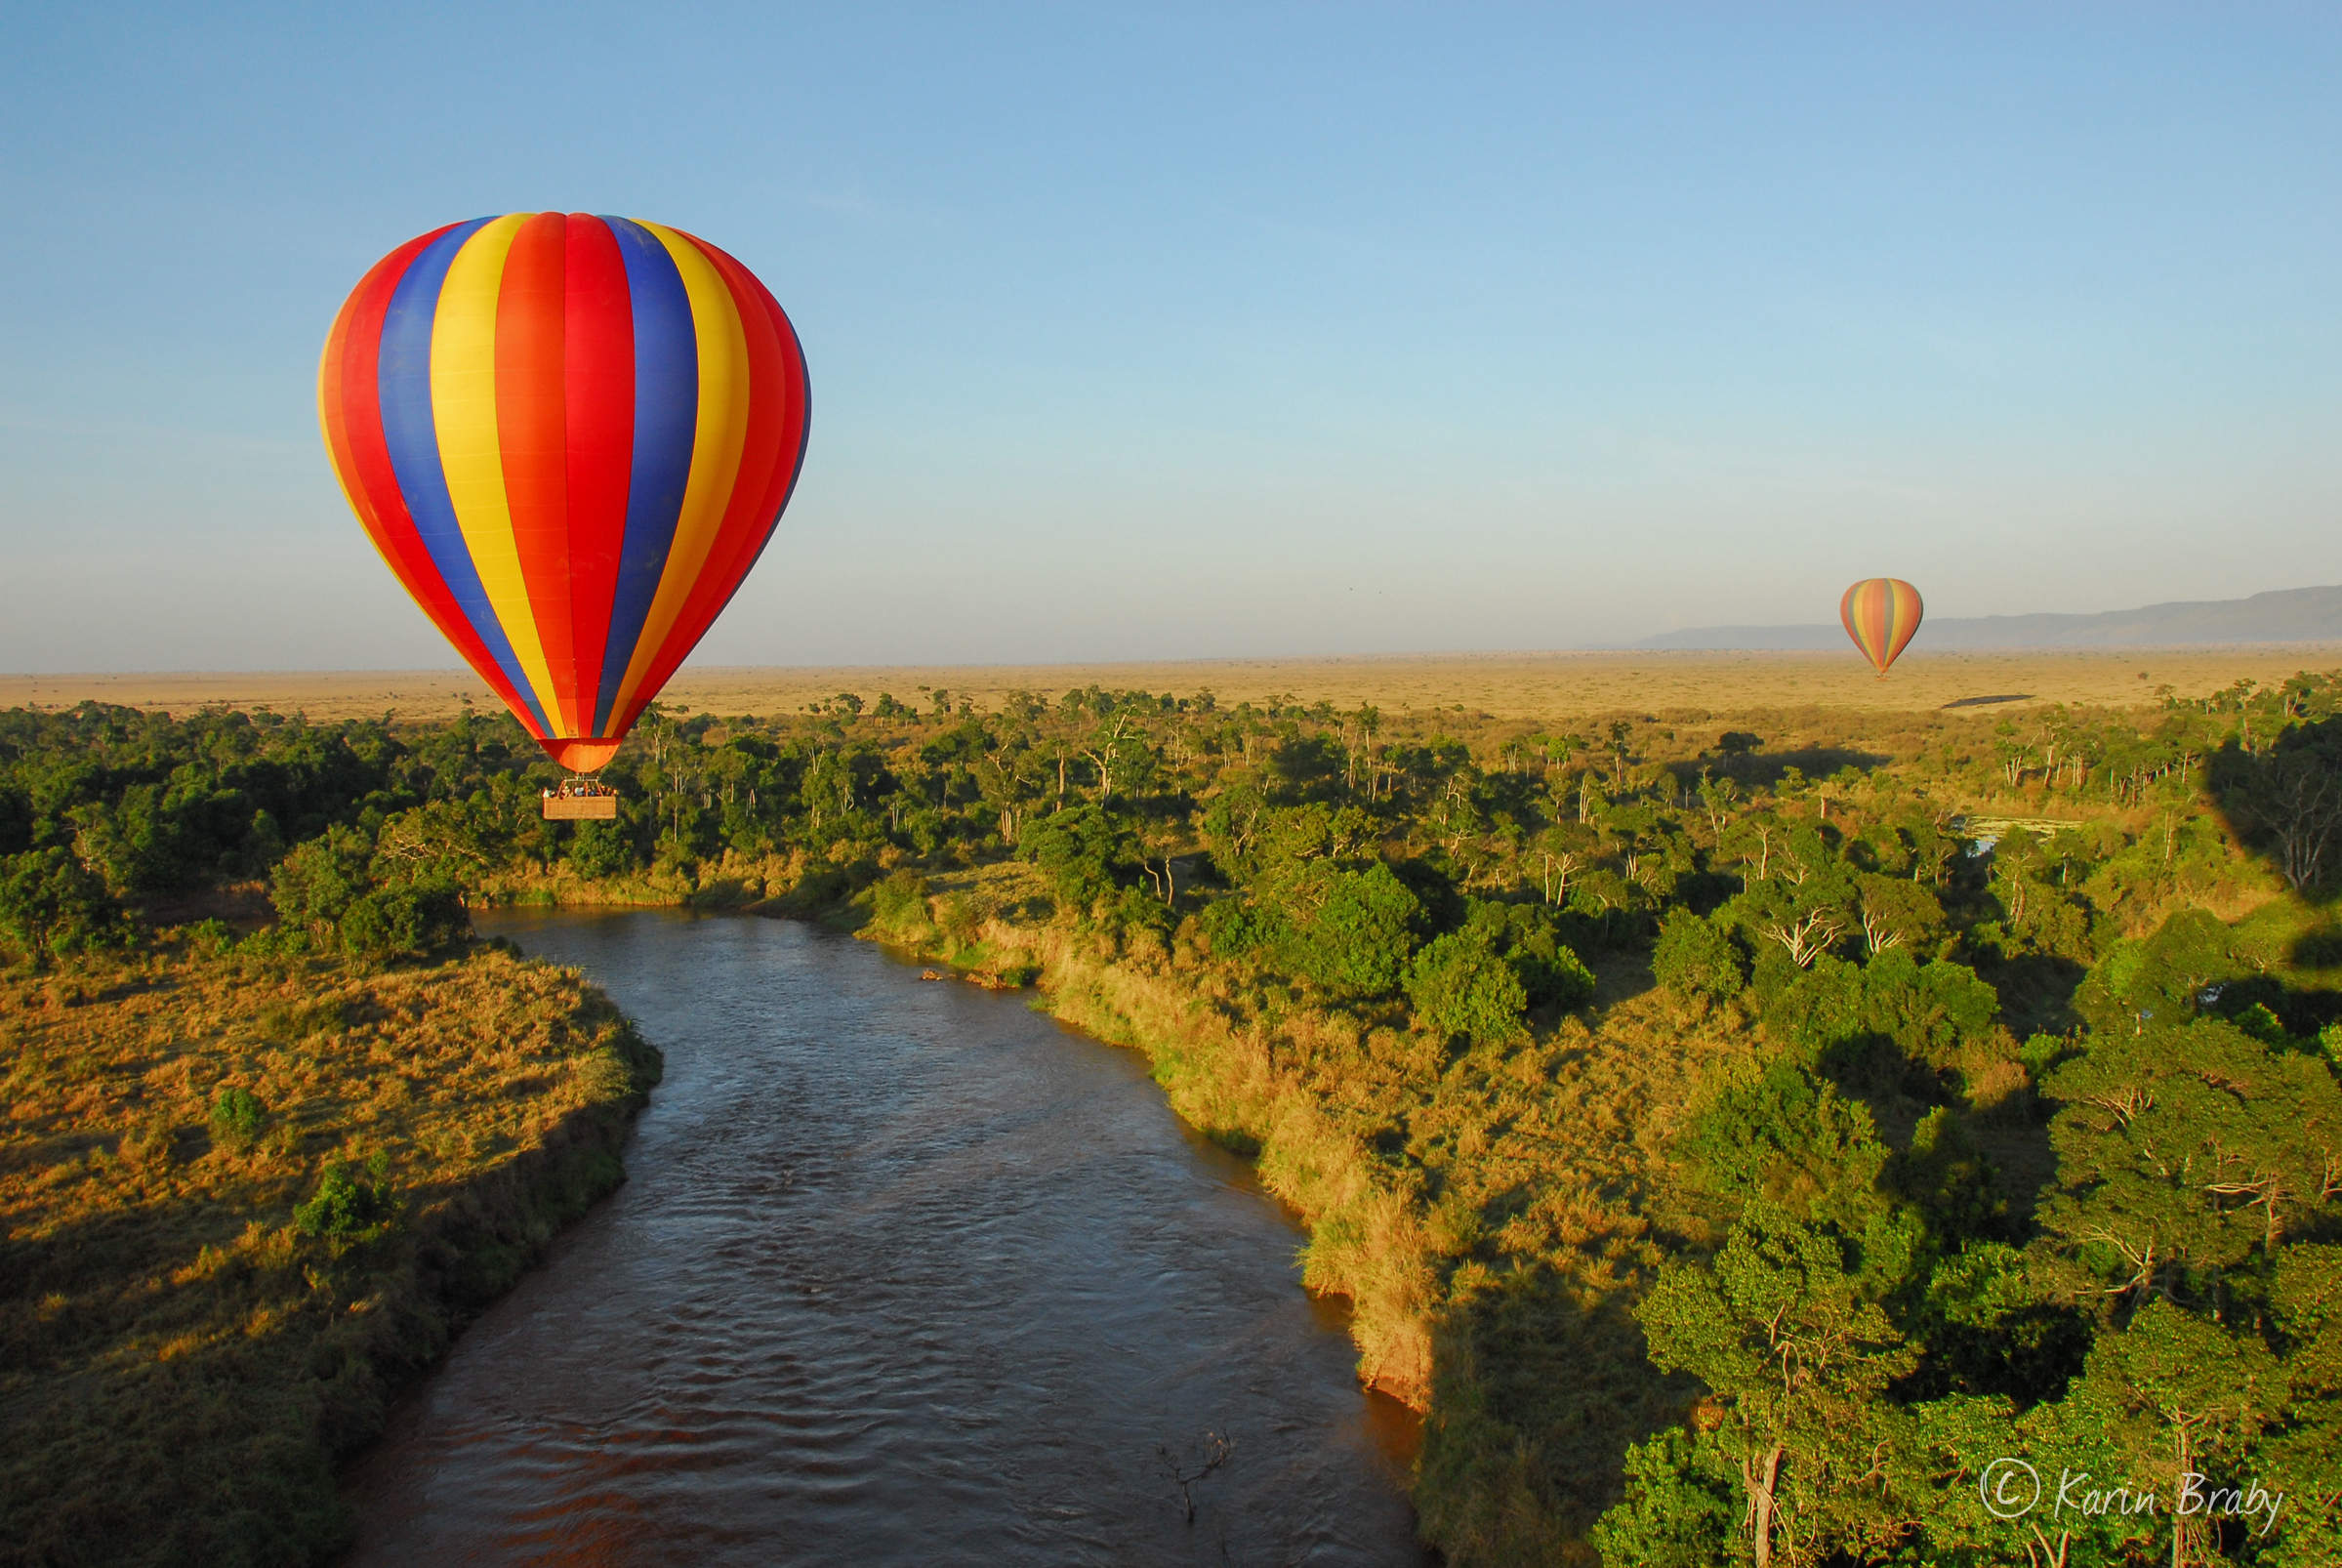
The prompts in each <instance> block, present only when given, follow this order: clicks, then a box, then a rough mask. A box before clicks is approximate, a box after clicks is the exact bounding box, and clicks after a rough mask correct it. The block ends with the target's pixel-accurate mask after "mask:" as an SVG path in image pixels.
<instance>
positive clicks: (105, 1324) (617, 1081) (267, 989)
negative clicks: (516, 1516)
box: [0, 851, 658, 1564]
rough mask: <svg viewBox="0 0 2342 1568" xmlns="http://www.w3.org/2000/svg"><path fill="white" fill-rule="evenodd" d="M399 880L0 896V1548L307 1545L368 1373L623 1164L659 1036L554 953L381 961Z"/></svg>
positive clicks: (138, 1558) (56, 1552) (373, 1391)
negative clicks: (137, 900)
mask: <svg viewBox="0 0 2342 1568" xmlns="http://www.w3.org/2000/svg"><path fill="white" fill-rule="evenodd" d="M21 857H22V851H20V870H19V876H20V877H21V876H22V875H23V873H22V870H21ZM101 864H102V865H103V861H101ZM32 865H33V866H34V868H35V869H36V872H37V874H38V875H39V876H40V877H41V879H42V881H41V882H40V883H39V884H37V885H36V886H40V887H57V886H59V885H60V884H62V885H63V886H64V887H65V888H66V889H67V890H68V891H70V890H71V889H73V888H75V887H82V886H83V885H81V884H80V883H79V880H78V879H77V878H74V877H73V876H72V873H71V872H70V871H67V870H64V869H62V868H61V867H59V866H58V865H56V864H55V863H54V862H51V861H50V859H49V857H47V856H41V857H39V858H37V859H35V860H34V861H33V862H32ZM70 865H71V866H72V867H73V868H76V869H82V870H83V872H84V874H85V875H92V876H98V875H102V873H89V872H87V871H86V868H83V867H82V862H81V860H80V859H79V858H77V857H76V858H74V859H73V860H72V861H71V862H70ZM238 869H240V868H238ZM18 886H19V887H21V883H20V884H19V885H18ZM414 902H415V901H414V900H413V899H406V900H403V901H402V900H401V899H400V898H397V897H378V898H376V899H375V901H374V903H373V904H372V905H370V906H367V907H368V909H369V911H370V912H369V913H361V914H358V915H356V916H355V917H354V918H351V917H349V916H348V914H347V913H346V915H345V919H346V920H347V921H348V923H349V928H350V930H351V933H352V938H353V939H352V940H350V941H348V942H344V941H339V940H336V941H331V942H328V941H324V940H321V939H318V938H316V937H314V936H311V935H308V934H305V933H302V932H299V931H298V930H296V928H292V927H290V926H287V927H286V928H282V929H278V930H268V931H265V932H262V933H260V934H259V935H257V936H253V937H247V938H244V939H241V940H239V939H237V938H236V937H235V935H234V934H233V933H232V932H231V931H230V930H229V929H228V928H226V927H225V926H223V925H221V924H219V923H218V922H211V923H208V924H201V925H197V926H194V927H189V928H178V929H174V930H169V931H165V932H160V933H157V932H155V931H152V930H151V929H148V930H141V929H139V928H135V927H132V926H130V925H129V924H128V923H127V922H126V921H125V920H123V919H122V917H121V916H120V915H119V913H118V912H116V911H115V910H113V909H112V908H111V907H109V905H108V904H107V903H106V902H105V901H104V899H103V897H102V896H101V894H100V890H99V889H98V888H96V887H87V888H85V892H84V896H83V898H82V901H80V902H76V903H70V904H68V905H67V907H66V909H65V910H64V912H63V914H62V918H57V917H55V916H53V917H52V920H53V924H51V925H49V926H47V927H42V928H33V929H34V930H35V931H36V935H35V937H34V939H33V940H31V941H27V940H26V936H25V932H26V930H27V928H28V922H27V917H26V915H25V913H24V910H23V906H22V904H21V903H20V904H19V905H18V906H17V910H16V915H15V920H16V922H17V924H16V926H15V927H14V928H13V932H14V939H15V940H16V941H17V942H18V943H19V944H21V946H20V956H23V951H24V949H26V948H29V949H30V950H31V952H32V953H33V954H37V955H38V957H39V959H40V962H39V963H38V964H37V966H36V965H32V964H24V963H20V965H19V966H18V968H17V969H16V970H14V971H13V972H12V973H10V974H8V975H7V976H5V977H0V1093H4V1094H5V1103H6V1106H7V1113H8V1115H7V1121H6V1123H5V1124H0V1226H4V1227H5V1230H4V1237H5V1239H0V1561H7V1562H20V1563H27V1564H33V1563H37V1564H84V1563H87V1564H99V1563H103V1564H128V1563H156V1564H162V1563H205V1564H247V1563H249V1564H260V1563H288V1562H305V1561H310V1560H314V1559H317V1558H320V1557H322V1556H324V1555H326V1554H327V1553H329V1552H330V1551H331V1550H332V1549H334V1548H335V1547H337V1546H339V1545H340V1544H341V1542H342V1541H343V1539H344V1536H345V1532H346V1530H347V1528H348V1520H347V1518H346V1515H345V1510H344V1508H343V1506H342V1505H341V1503H340V1501H339V1500H338V1498H337V1495H336V1491H335V1474H334V1467H335V1464H336V1462H337V1460H339V1459H340V1458H341V1457H343V1456H345V1455H347V1454H348V1453H349V1452H350V1451H352V1450H353V1449H354V1448H356V1447H358V1446H359V1445H361V1444H363V1443H364V1442H365V1441H367V1440H368V1439H370V1438H371V1437H372V1436H373V1434H374V1433H375V1432H376V1431H377V1430H378V1429H379V1427H380V1424H381V1422H382V1419H383V1411H384V1401H385V1399H386V1397H387V1396H388V1394H389V1393H390V1391H391V1390H392V1389H394V1388H395V1387H396V1386H397V1385H398V1384H399V1383H400V1382H403V1381H405V1380H406V1379H407V1378H409V1377H411V1376H412V1375H413V1374H414V1373H416V1372H417V1371H418V1370H420V1369H421V1368H423V1367H424V1366H426V1365H428V1364H429V1363H430V1362H431V1361H433V1360H435V1359H436V1358H437V1356H438V1355H439V1354H440V1352H441V1351H442V1350H443V1349H444V1348H445V1346H446V1344H447V1341H448V1339H449V1337H450V1336H451V1335H452V1334H453V1333H454V1332H455V1331H456V1329H457V1328H458V1327H459V1326H460V1325H461V1324H462V1323H463V1322H464V1321H466V1320H467V1319H468V1318H469V1317H471V1316H472V1315H473V1314H474V1313H476V1312H477V1311H478V1310H479V1309H480V1308H481V1307H482V1306H483V1305H484V1304H486V1302H487V1301H488V1300H491V1299H493V1298H494V1297H495V1296H497V1295H498V1294H500V1293H501V1292H502V1291H504V1290H505V1289H506V1288H507V1287H508V1286H509V1285H510V1284H511V1283H512V1281H513V1279H514V1277H515V1276H516V1275H517V1273H518V1272H519V1270H520V1269H521V1267H523V1266H524V1265H525V1264H526V1262H527V1261H528V1260H529V1259H532V1258H533V1257H534V1256H536V1254H537V1253H538V1252H539V1251H540V1250H541V1249H542V1248H543V1247H544V1245H545V1244H546V1242H547V1241H548V1240H549V1239H550V1237H551V1236H552V1234H553V1232H554V1231H555V1229H556V1228H558V1227H559V1226H560V1225H561V1224H563V1223H565V1222H566V1221H567V1220H568V1219H570V1218H572V1217H575V1216H576V1215H577V1214H579V1213H582V1212H583V1210H584V1209H585V1207H586V1206H587V1205H588V1204H590V1203H591V1202H592V1201H593V1200H594V1199H595V1198H596V1197H598V1196H599V1195H600V1194H602V1193H604V1192H606V1191H608V1190H609V1189H610V1188H611V1187H612V1186H614V1185H615V1184H616V1183H617V1181H618V1180H619V1179H620V1176H621V1171H620V1168H619V1164H618V1157H617V1154H618V1146H619V1143H620V1141H621V1139H622V1138H623V1136H624V1134H625V1130H626V1127H627V1125H628V1124H629V1123H630V1122H631V1120H632V1117H633V1114H634V1110H635V1108H636V1107H637V1105H638V1104H639V1103H640V1102H641V1100H642V1097H643V1094H644V1093H645V1091H646V1090H647V1089H648V1087H649V1085H650V1084H651V1083H652V1082H653V1081H654V1080H655V1079H656V1077H657V1075H658V1056H657V1053H656V1052H653V1051H651V1050H650V1049H649V1048H648V1047H647V1046H645V1045H643V1044H642V1043H641V1042H640V1041H639V1040H637V1038H636V1037H635V1035H634V1033H633V1031H632V1029H631V1028H630V1027H629V1026H628V1025H627V1024H626V1023H625V1021H624V1020H623V1019H622V1018H620V1017H619V1016H618V1015H617V1014H616V1012H615V1011H613V1010H612V1009H611V1008H610V1006H609V1004H608V1003H607V1001H606V1000H604V999H603V998H602V997H601V996H600V995H599V993H597V992H596V991H594V990H593V989H592V988H590V987H588V986H587V985H586V984H584V982H583V981H582V980H581V979H580V978H579V977H578V976H577V975H576V974H575V973H574V972H570V971H563V970H555V969H552V968H550V967H547V966H544V965H537V964H529V963H525V962H522V961H521V960H519V959H517V958H516V957H514V956H513V955H511V954H510V953H508V952H505V951H501V950H498V949H495V948H492V947H473V948H471V949H470V950H468V951H462V952H459V953H457V954H454V955H451V956H443V957H438V958H434V959H431V960H423V959H413V958H409V959H395V958H391V957H390V956H389V955H388V953H387V952H386V951H385V946H386V939H385V938H384V936H383V930H384V927H385V925H386V923H387V924H388V925H390V926H395V925H397V924H398V916H397V911H398V909H400V908H405V909H407V910H408V911H409V912H410V913H411V912H412V909H413V906H414ZM424 902H425V903H426V904H428V903H429V902H430V900H428V899H426V900H424ZM353 905H354V901H353ZM53 908H54V906H53ZM385 910H389V911H390V914H389V915H388V916H386V915H385V914H384V911H385ZM458 913H459V914H460V910H459V911H458ZM426 924H427V925H428V923H426Z"/></svg>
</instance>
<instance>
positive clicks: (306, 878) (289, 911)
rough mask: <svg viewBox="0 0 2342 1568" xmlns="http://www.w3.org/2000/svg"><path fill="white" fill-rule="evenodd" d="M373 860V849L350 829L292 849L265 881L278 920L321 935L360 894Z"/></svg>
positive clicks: (336, 921) (331, 832)
mask: <svg viewBox="0 0 2342 1568" xmlns="http://www.w3.org/2000/svg"><path fill="white" fill-rule="evenodd" d="M373 854H374V846H373V845H372V844H371V843H370V842H368V840H367V838H366V836H365V835H364V834H362V833H360V832H358V831H357V830H356V829H354V828H334V829H331V830H330V831H328V832H326V833H324V834H322V835H320V836H319V837H317V838H314V839H311V840H309V841H308V843H307V844H303V845H300V846H296V847H295V848H294V849H293V852H292V853H290V854H288V855H286V856H285V857H284V858H283V859H282V860H280V861H278V862H277V863H276V871H275V873H274V874H273V876H272V877H271V878H270V879H269V887H268V901H269V902H270V903H272V904H274V905H275V906H276V915H277V918H278V919H279V920H282V921H283V922H284V923H285V924H286V925H288V926H303V927H308V928H314V929H320V930H322V929H324V928H330V927H332V926H334V925H335V924H336V923H338V922H339V921H340V920H341V918H342V916H343V914H344V912H345V911H347V910H348V909H349V906H350V904H351V903H353V902H354V901H356V899H357V898H358V897H359V896H360V895H361V894H363V893H364V892H365V890H366V887H367V877H366V862H367V861H368V860H370V859H371V858H373Z"/></svg>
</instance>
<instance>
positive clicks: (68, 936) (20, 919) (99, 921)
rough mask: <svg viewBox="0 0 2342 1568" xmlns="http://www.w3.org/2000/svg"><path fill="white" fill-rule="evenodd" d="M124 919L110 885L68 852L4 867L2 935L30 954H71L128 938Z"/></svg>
mask: <svg viewBox="0 0 2342 1568" xmlns="http://www.w3.org/2000/svg"><path fill="white" fill-rule="evenodd" d="M122 931H123V926H122V915H121V911H120V910H119V909H118V908H117V907H116V906H115V904H114V901H113V899H112V898H111V897H109V896H108V895H107V893H106V890H105V884H104V883H103V882H102V881H100V880H99V879H98V877H97V876H96V875H94V874H93V873H91V872H90V871H88V870H86V869H85V868H84V867H83V866H82V864H81V862H80V861H78V860H76V859H74V858H73V856H72V855H71V854H69V853H68V852H66V851H65V850H63V849H60V848H50V849H34V850H31V851H28V852H27V853H24V854H19V855H11V856H9V857H8V858H7V859H6V860H4V861H0V935H4V936H6V937H8V938H9V939H10V941H12V942H13V943H15V944H16V945H17V946H19V947H21V948H22V949H23V950H24V951H25V952H27V953H30V954H34V955H36V956H37V955H40V954H44V953H52V952H56V953H69V952H72V951H74V950H75V949H77V948H83V947H99V946H103V945H105V944H106V943H108V942H110V941H113V940H115V939H116V938H117V937H119V936H120V935H121V934H122Z"/></svg>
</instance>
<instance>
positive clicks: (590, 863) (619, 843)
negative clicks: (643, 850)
mask: <svg viewBox="0 0 2342 1568" xmlns="http://www.w3.org/2000/svg"><path fill="white" fill-rule="evenodd" d="M564 858H566V859H567V860H568V862H569V864H570V865H571V866H572V867H573V868H574V869H575V870H576V871H577V874H578V875H579V876H581V877H615V876H617V875H618V874H619V873H620V872H622V871H632V870H633V869H634V866H635V846H634V845H633V844H632V843H631V842H629V840H628V838H627V834H626V830H625V829H624V828H623V827H621V826H620V825H619V824H618V823H616V822H580V823H578V824H576V832H575V834H574V836H573V837H572V838H571V839H570V841H569V847H568V849H567V850H566V851H565V852H564Z"/></svg>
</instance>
